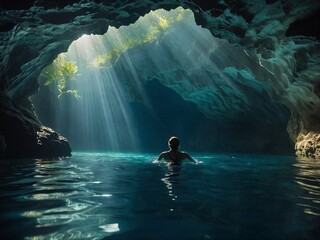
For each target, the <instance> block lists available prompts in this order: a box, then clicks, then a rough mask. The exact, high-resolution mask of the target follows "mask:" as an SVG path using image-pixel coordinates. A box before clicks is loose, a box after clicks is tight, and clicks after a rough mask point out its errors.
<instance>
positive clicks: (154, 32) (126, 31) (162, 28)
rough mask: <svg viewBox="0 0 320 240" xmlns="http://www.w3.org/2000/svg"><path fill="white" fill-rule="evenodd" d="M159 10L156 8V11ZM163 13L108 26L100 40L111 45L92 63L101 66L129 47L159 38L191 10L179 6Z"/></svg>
mask: <svg viewBox="0 0 320 240" xmlns="http://www.w3.org/2000/svg"><path fill="white" fill-rule="evenodd" d="M159 11H160V10H157V12H159ZM165 13H166V11H164V10H163V12H162V14H160V13H156V12H152V13H150V14H148V16H145V17H143V18H141V19H139V20H138V21H137V22H136V23H135V24H132V25H130V26H125V27H121V28H119V29H115V28H110V29H109V30H108V32H109V33H107V34H105V36H103V37H102V41H105V42H108V43H109V46H111V47H110V48H109V49H108V50H107V52H106V53H104V54H100V55H97V56H96V58H95V59H94V60H93V65H94V66H95V67H101V66H103V65H104V64H105V63H106V62H107V61H109V60H111V59H112V58H117V57H118V56H119V55H120V54H121V53H123V52H125V51H127V50H128V49H130V48H133V47H135V46H139V45H144V44H147V43H151V42H154V41H157V40H159V39H160V38H161V37H162V36H163V35H165V33H166V31H167V30H168V29H169V27H170V26H171V25H172V24H174V23H177V22H181V21H182V20H183V19H184V18H185V17H187V16H188V15H190V14H191V11H186V10H184V9H183V8H181V7H179V8H177V9H176V10H175V12H171V13H170V14H165ZM146 22H147V24H146ZM115 35H117V36H118V39H113V38H112V37H113V36H115Z"/></svg>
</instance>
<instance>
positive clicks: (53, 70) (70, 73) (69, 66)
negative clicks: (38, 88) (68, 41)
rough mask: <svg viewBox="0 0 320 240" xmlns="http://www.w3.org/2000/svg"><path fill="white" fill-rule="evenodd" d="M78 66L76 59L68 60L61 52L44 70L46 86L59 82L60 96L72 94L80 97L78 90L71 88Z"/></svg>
mask: <svg viewBox="0 0 320 240" xmlns="http://www.w3.org/2000/svg"><path fill="white" fill-rule="evenodd" d="M77 71H78V67H77V64H76V62H74V61H66V60H65V58H64V56H63V55H62V54H60V55H59V56H58V57H57V58H56V59H55V60H54V61H53V63H52V64H51V65H49V66H47V67H46V68H45V69H44V71H43V72H42V76H43V77H44V78H45V82H44V86H49V85H50V84H52V83H56V84H57V88H58V91H59V95H58V98H60V97H61V96H62V95H64V94H72V95H73V96H74V97H75V98H77V99H79V98H80V95H79V93H78V90H74V89H70V88H69V85H70V83H69V82H70V81H71V80H75V76H76V73H77Z"/></svg>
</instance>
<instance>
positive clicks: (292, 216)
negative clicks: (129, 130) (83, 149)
mask: <svg viewBox="0 0 320 240" xmlns="http://www.w3.org/2000/svg"><path fill="white" fill-rule="evenodd" d="M194 156H195V157H196V158H197V159H198V160H199V161H201V163H199V164H192V163H188V162H185V163H184V164H183V165H182V166H181V167H175V168H171V167H168V166H166V164H164V163H163V164H154V163H152V160H153V159H154V158H155V157H156V155H155V154H142V153H141V154H137V153H135V154H133V153H80V152H78V153H74V154H73V156H72V157H71V158H70V159H63V160H58V159H57V160H41V159H22V160H4V161H1V162H0V174H1V175H0V176H1V183H0V203H1V204H0V212H1V215H0V225H1V228H0V229H1V230H0V235H1V236H2V239H318V237H319V236H320V166H319V164H320V163H317V162H316V161H314V162H313V161H297V160H296V159H295V158H293V157H279V156H253V155H230V154H228V155H224V154H216V155H213V154H208V155H204V154H202V155H194Z"/></svg>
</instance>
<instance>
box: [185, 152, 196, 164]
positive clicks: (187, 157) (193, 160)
mask: <svg viewBox="0 0 320 240" xmlns="http://www.w3.org/2000/svg"><path fill="white" fill-rule="evenodd" d="M184 158H186V159H188V160H190V161H191V162H193V163H198V162H197V160H195V159H193V158H192V157H191V156H190V155H189V154H188V153H186V152H184Z"/></svg>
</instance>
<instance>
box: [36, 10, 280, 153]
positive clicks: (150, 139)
mask: <svg viewBox="0 0 320 240" xmlns="http://www.w3.org/2000/svg"><path fill="white" fill-rule="evenodd" d="M258 65H259V64H257V63H256V60H255V59H252V58H250V56H249V55H248V53H247V52H246V51H244V50H243V49H241V48H238V47H235V46H232V45H231V44H230V43H228V42H227V41H224V40H220V39H216V38H214V37H213V36H212V34H211V33H210V32H209V31H208V30H207V29H203V28H201V27H200V26H198V25H197V24H196V23H195V20H194V16H193V13H192V11H191V10H185V9H183V8H181V7H179V8H177V9H174V10H171V11H165V10H163V9H159V10H156V11H151V12H150V13H149V14H147V15H145V16H144V17H140V18H139V19H138V20H137V22H136V23H134V24H131V25H129V26H122V27H120V28H119V29H116V28H114V27H109V29H108V31H107V33H106V34H104V35H102V36H98V35H83V36H82V37H81V38H79V39H78V40H76V41H74V42H73V43H72V44H71V45H70V47H69V49H68V52H66V53H62V54H60V55H59V56H58V58H57V59H56V60H55V61H54V62H53V64H52V65H50V66H48V67H47V68H46V69H44V70H43V72H42V74H41V76H40V79H39V82H40V85H41V88H40V91H39V93H38V94H37V95H35V96H33V98H32V101H33V103H34V105H35V108H36V112H37V114H38V116H39V118H40V120H41V121H42V122H43V124H45V125H48V126H50V127H52V128H53V129H55V130H57V131H58V132H59V133H61V134H62V135H64V136H66V137H67V138H68V139H69V141H70V143H71V146H72V148H73V150H86V151H88V150H92V151H105V150H108V151H124V150H127V151H141V150H144V151H145V150H155V151H158V150H161V149H163V148H164V147H166V146H165V145H166V143H165V141H164V139H167V138H168V137H169V136H170V135H178V136H179V137H180V138H182V142H183V143H184V147H188V148H190V149H194V150H198V151H199V150H202V151H209V150H211V151H219V152H222V151H227V150H231V151H238V152H242V151H243V150H244V151H251V152H252V150H254V147H255V146H250V144H246V142H248V140H247V139H251V140H252V141H256V139H255V137H257V135H256V134H255V133H254V131H256V130H257V129H255V127H253V126H256V128H259V127H261V124H262V122H264V123H263V124H264V126H265V122H266V119H267V121H269V122H272V121H274V119H270V118H273V117H275V118H276V124H275V125H279V124H278V122H279V121H282V120H283V116H281V114H280V115H279V114H278V113H281V112H284V111H278V110H279V109H278V108H279V107H281V106H279V105H277V104H274V103H272V101H270V97H269V95H268V92H267V90H266V89H267V88H268V86H264V85H263V84H261V83H260V82H259V81H256V80H255V78H254V76H253V75H252V72H251V71H246V69H247V68H248V66H252V67H253V68H254V69H256V68H258ZM255 71H258V70H255ZM273 111H274V112H277V114H273ZM244 113H245V114H244ZM257 116H258V117H257ZM266 116H267V118H266ZM259 117H260V118H261V119H263V121H260V122H259V121H256V119H258V118H259ZM248 119H250V120H249V121H248ZM252 119H255V120H252ZM279 119H280V120H279ZM252 121H255V123H258V124H256V125H252ZM283 123H284V124H286V120H284V121H283ZM259 124H260V125H259ZM222 126H223V127H222ZM282 128H283V129H285V127H284V126H282V125H281V126H280V127H279V129H282ZM244 129H246V130H244ZM248 129H249V130H248ZM250 131H251V132H250ZM267 132H269V131H268V129H266V130H265V132H263V131H262V132H260V136H261V135H263V134H265V133H267ZM278 132H279V131H278ZM232 134H233V136H237V137H238V138H239V139H238V140H236V141H234V142H233V143H230V141H229V140H228V138H229V137H230V136H231V135H232ZM252 135H255V136H254V138H252ZM269 137H270V136H269ZM271 137H277V136H271ZM244 139H246V140H245V141H243V140H244ZM239 141H242V142H244V144H245V145H248V146H249V148H246V149H243V148H242V147H243V146H242V145H241V146H238V145H239V144H238V142H239ZM256 142H257V141H256ZM263 144H264V145H266V146H268V142H264V143H263ZM259 147H260V148H263V147H264V146H262V147H261V146H259ZM228 148H229V149H228Z"/></svg>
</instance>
